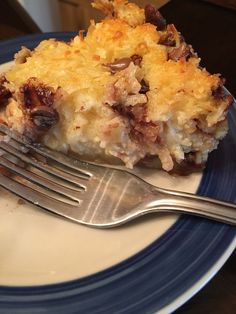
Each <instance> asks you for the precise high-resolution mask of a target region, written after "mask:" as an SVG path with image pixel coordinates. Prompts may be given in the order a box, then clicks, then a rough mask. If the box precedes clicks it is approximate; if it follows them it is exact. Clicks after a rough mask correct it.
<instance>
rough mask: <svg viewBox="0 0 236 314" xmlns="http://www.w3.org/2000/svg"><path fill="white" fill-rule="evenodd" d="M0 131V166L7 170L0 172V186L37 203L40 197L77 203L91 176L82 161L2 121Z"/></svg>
mask: <svg viewBox="0 0 236 314" xmlns="http://www.w3.org/2000/svg"><path fill="white" fill-rule="evenodd" d="M0 132H1V138H0V165H1V166H2V167H3V168H4V169H7V170H8V172H7V173H8V175H6V171H3V172H2V173H1V178H0V185H1V186H3V187H4V188H7V189H8V190H10V191H11V192H13V193H16V194H18V195H19V196H21V197H23V198H25V199H27V200H29V201H31V202H33V203H38V204H37V205H41V204H40V202H41V201H42V198H43V197H46V198H47V201H48V198H50V199H51V201H52V200H57V201H62V202H64V203H68V204H71V201H73V202H76V203H77V204H78V202H79V200H80V193H81V191H83V190H85V189H86V185H85V183H86V181H87V180H89V179H90V178H91V177H92V173H91V172H89V171H88V170H86V167H87V164H86V163H83V162H81V161H79V160H76V159H74V158H69V157H67V156H64V155H63V154H60V153H57V152H54V151H52V150H50V149H48V148H46V147H44V146H42V145H39V144H33V143H31V142H30V141H29V140H28V139H27V138H26V137H24V136H23V135H22V134H19V133H18V132H16V131H13V130H10V129H9V128H8V127H7V126H6V125H4V124H0ZM39 195H40V201H39V200H38V197H39ZM73 202H72V203H73ZM55 205H58V204H54V206H55Z"/></svg>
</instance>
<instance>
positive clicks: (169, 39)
mask: <svg viewBox="0 0 236 314" xmlns="http://www.w3.org/2000/svg"><path fill="white" fill-rule="evenodd" d="M158 44H159V45H164V46H168V47H175V45H176V40H175V36H174V34H173V33H171V32H169V33H166V34H163V35H162V36H161V37H160V39H159V42H158Z"/></svg>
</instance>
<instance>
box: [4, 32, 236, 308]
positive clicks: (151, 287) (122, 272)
mask: <svg viewBox="0 0 236 314" xmlns="http://www.w3.org/2000/svg"><path fill="white" fill-rule="evenodd" d="M73 35H74V34H72V33H49V34H38V35H29V36H25V37H20V38H16V39H14V40H8V41H4V42H1V43H0V63H1V64H3V63H6V62H8V61H11V60H12V58H13V55H14V53H15V52H17V51H18V50H19V49H20V47H21V46H22V45H23V46H27V47H28V48H33V47H35V46H36V45H37V44H38V42H39V41H41V40H42V39H44V38H51V37H54V38H58V39H60V40H69V39H70V38H71V37H72V36H73ZM8 66H9V64H7V65H3V66H2V68H1V69H2V71H3V70H4V68H6V67H8ZM1 69H0V70H1ZM229 124H230V131H229V134H228V136H227V137H226V138H225V139H224V140H223V141H222V143H221V144H220V146H219V149H218V150H217V151H215V152H213V153H212V154H211V155H210V158H209V161H208V164H207V167H206V169H205V171H204V173H203V175H202V176H201V175H200V174H194V175H191V176H188V177H184V178H180V177H170V176H169V175H167V174H166V173H162V172H160V171H155V172H154V171H152V170H137V171H139V174H140V175H142V176H144V178H145V179H146V180H148V181H149V182H151V183H154V184H157V185H160V184H161V185H162V186H163V185H164V187H170V188H173V187H177V189H180V190H185V191H190V192H194V191H195V190H196V189H197V193H198V194H200V195H207V196H212V197H216V198H219V199H223V200H227V201H232V202H235V201H236V188H235V186H236V176H235V172H236V159H235V157H234V156H235V155H236V137H235V136H234V134H235V130H236V105H235V104H234V105H233V106H232V107H231V110H230V113H229ZM235 235H236V229H235V228H234V227H231V226H227V225H223V224H220V223H217V222H212V221H207V220H204V219H201V218H194V217H186V216H181V217H178V216H174V215H164V216H158V217H157V216H152V217H151V218H144V219H140V220H139V221H137V222H135V223H131V224H130V225H129V226H125V227H122V228H118V229H114V230H96V229H90V228H86V227H84V226H80V225H76V224H74V223H71V222H68V221H65V220H63V219H59V218H55V217H52V216H50V215H48V214H46V213H44V212H41V211H40V210H38V209H36V208H33V207H31V206H29V205H28V204H22V202H19V201H18V199H17V198H15V197H13V196H11V195H8V194H7V193H6V192H4V191H0V285H1V286H0V313H4V314H7V313H11V314H12V313H24V314H25V313H30V314H31V313H50V314H51V313H66V314H67V313H144V312H145V313H153V312H158V311H159V312H160V313H169V312H171V311H173V310H175V309H176V308H178V307H179V306H180V305H181V304H183V303H184V302H185V301H187V300H188V299H189V298H191V297H192V296H193V295H194V294H195V293H196V292H197V291H199V290H200V289H201V288H202V287H203V286H204V285H205V284H206V283H207V282H208V281H209V280H210V278H211V277H212V276H213V275H214V274H215V273H216V272H217V271H218V270H219V269H220V267H221V266H222V265H223V264H224V262H225V261H226V260H227V258H228V257H229V256H230V254H231V253H232V251H233V250H234V248H235V246H236V239H235Z"/></svg>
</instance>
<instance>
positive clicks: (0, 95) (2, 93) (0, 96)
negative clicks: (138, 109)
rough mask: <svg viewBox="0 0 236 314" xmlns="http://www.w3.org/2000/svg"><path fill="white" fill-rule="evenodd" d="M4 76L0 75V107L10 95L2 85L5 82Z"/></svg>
mask: <svg viewBox="0 0 236 314" xmlns="http://www.w3.org/2000/svg"><path fill="white" fill-rule="evenodd" d="M6 81H7V80H6V78H5V76H3V75H2V76H1V77H0V107H1V106H4V105H5V104H6V102H7V100H8V99H9V98H10V97H11V96H12V94H11V92H10V90H9V89H8V88H6V87H5V86H4V83H5V82H6Z"/></svg>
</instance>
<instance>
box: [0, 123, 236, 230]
mask: <svg viewBox="0 0 236 314" xmlns="http://www.w3.org/2000/svg"><path fill="white" fill-rule="evenodd" d="M0 133H1V134H2V135H1V139H0V151H1V154H0V155H1V156H0V165H1V166H2V167H3V168H5V169H7V170H8V171H10V174H9V175H6V174H4V172H3V173H1V174H0V186H2V187H3V188H4V189H7V190H9V191H11V192H13V193H14V194H16V195H18V196H20V197H21V198H24V199H25V200H27V201H29V202H31V203H33V204H35V205H37V206H40V207H41V208H43V209H45V210H47V211H49V212H52V213H54V214H58V215H60V216H63V217H66V218H68V219H71V220H73V221H75V222H78V223H81V224H85V225H89V226H93V227H101V228H106V227H115V226H118V225H121V224H124V223H125V222H127V221H130V220H132V219H134V218H136V217H139V216H142V215H144V214H147V213H153V212H159V213H163V212H169V213H185V214H190V215H199V216H202V217H205V218H210V219H215V220H218V221H220V222H223V223H229V224H234V225H235V224H236V205H235V204H230V203H225V202H221V201H217V200H213V199H209V198H205V197H200V196H197V195H194V194H189V193H183V192H176V191H171V190H166V189H162V188H157V187H155V186H153V185H151V184H149V183H147V182H145V181H143V180H142V179H141V178H139V177H137V176H135V175H133V174H131V173H129V172H127V171H124V170H119V169H114V168H108V167H103V166H97V165H94V164H89V163H85V162H82V161H79V160H77V159H75V158H73V157H68V156H65V155H63V154H61V153H58V152H55V151H52V150H50V149H48V148H46V147H44V146H42V145H39V144H32V143H30V141H29V140H28V139H27V138H25V137H23V136H22V135H20V134H18V133H17V132H15V131H12V130H10V129H9V128H8V127H6V126H5V125H3V124H0Z"/></svg>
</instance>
